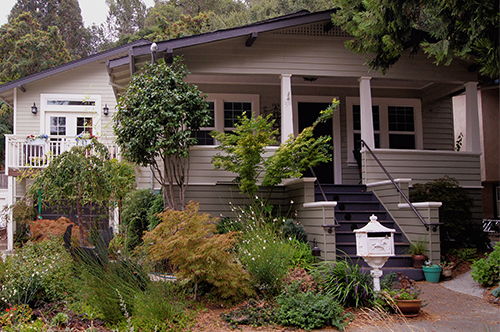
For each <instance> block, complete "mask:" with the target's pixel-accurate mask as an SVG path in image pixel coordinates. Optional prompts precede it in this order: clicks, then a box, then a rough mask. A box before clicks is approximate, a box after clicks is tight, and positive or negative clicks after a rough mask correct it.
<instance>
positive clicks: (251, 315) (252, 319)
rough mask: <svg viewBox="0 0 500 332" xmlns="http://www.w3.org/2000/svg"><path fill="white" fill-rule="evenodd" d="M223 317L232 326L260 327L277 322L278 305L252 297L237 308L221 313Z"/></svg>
mask: <svg viewBox="0 0 500 332" xmlns="http://www.w3.org/2000/svg"><path fill="white" fill-rule="evenodd" d="M221 318H222V320H223V321H225V322H227V323H229V325H230V326H231V327H232V328H236V327H237V326H238V325H251V326H253V327H258V326H267V325H274V324H277V317H276V307H275V306H273V305H272V304H270V303H269V302H260V301H257V300H254V299H250V300H249V301H248V302H246V303H245V304H244V305H243V306H241V307H240V308H238V309H236V310H233V311H231V312H229V313H227V314H221Z"/></svg>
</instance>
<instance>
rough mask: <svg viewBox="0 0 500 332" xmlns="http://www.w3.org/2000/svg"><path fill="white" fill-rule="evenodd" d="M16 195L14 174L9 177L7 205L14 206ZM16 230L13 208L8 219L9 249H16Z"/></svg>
mask: <svg viewBox="0 0 500 332" xmlns="http://www.w3.org/2000/svg"><path fill="white" fill-rule="evenodd" d="M15 195H16V180H15V178H14V177H13V176H9V177H8V194H7V206H12V205H13V204H14V203H15V202H14V201H15ZM15 231H16V225H15V224H14V219H13V216H12V209H9V218H8V220H7V251H9V252H10V251H12V250H14V232H15Z"/></svg>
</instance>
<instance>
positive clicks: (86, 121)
mask: <svg viewBox="0 0 500 332" xmlns="http://www.w3.org/2000/svg"><path fill="white" fill-rule="evenodd" d="M81 133H89V134H91V135H92V118H90V117H77V118H76V134H77V135H79V134H81Z"/></svg>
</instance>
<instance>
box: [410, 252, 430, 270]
mask: <svg viewBox="0 0 500 332" xmlns="http://www.w3.org/2000/svg"><path fill="white" fill-rule="evenodd" d="M411 260H412V262H413V267H415V268H417V269H421V268H422V266H423V265H424V262H425V261H426V260H427V256H426V255H411Z"/></svg>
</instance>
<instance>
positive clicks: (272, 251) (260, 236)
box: [238, 226, 294, 296]
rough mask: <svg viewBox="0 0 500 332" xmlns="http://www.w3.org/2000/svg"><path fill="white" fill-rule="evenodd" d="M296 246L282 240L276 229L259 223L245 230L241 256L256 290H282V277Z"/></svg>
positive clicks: (269, 293)
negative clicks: (251, 228)
mask: <svg viewBox="0 0 500 332" xmlns="http://www.w3.org/2000/svg"><path fill="white" fill-rule="evenodd" d="M293 253H294V247H293V245H291V244H290V242H289V241H285V240H281V239H280V238H278V237H277V236H276V233H275V232H274V230H273V229H270V228H269V227H265V226H260V227H258V226H255V227H253V230H250V231H247V232H245V233H243V234H242V236H241V241H240V244H239V246H238V256H239V259H240V261H241V262H242V263H243V265H244V266H245V269H246V270H247V271H248V272H250V274H251V275H252V280H253V284H254V287H255V288H256V290H257V291H258V292H259V293H261V294H263V295H266V296H276V295H278V294H279V293H280V292H281V285H282V280H283V277H284V276H285V274H286V273H287V271H288V268H289V267H291V259H292V257H293Z"/></svg>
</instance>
